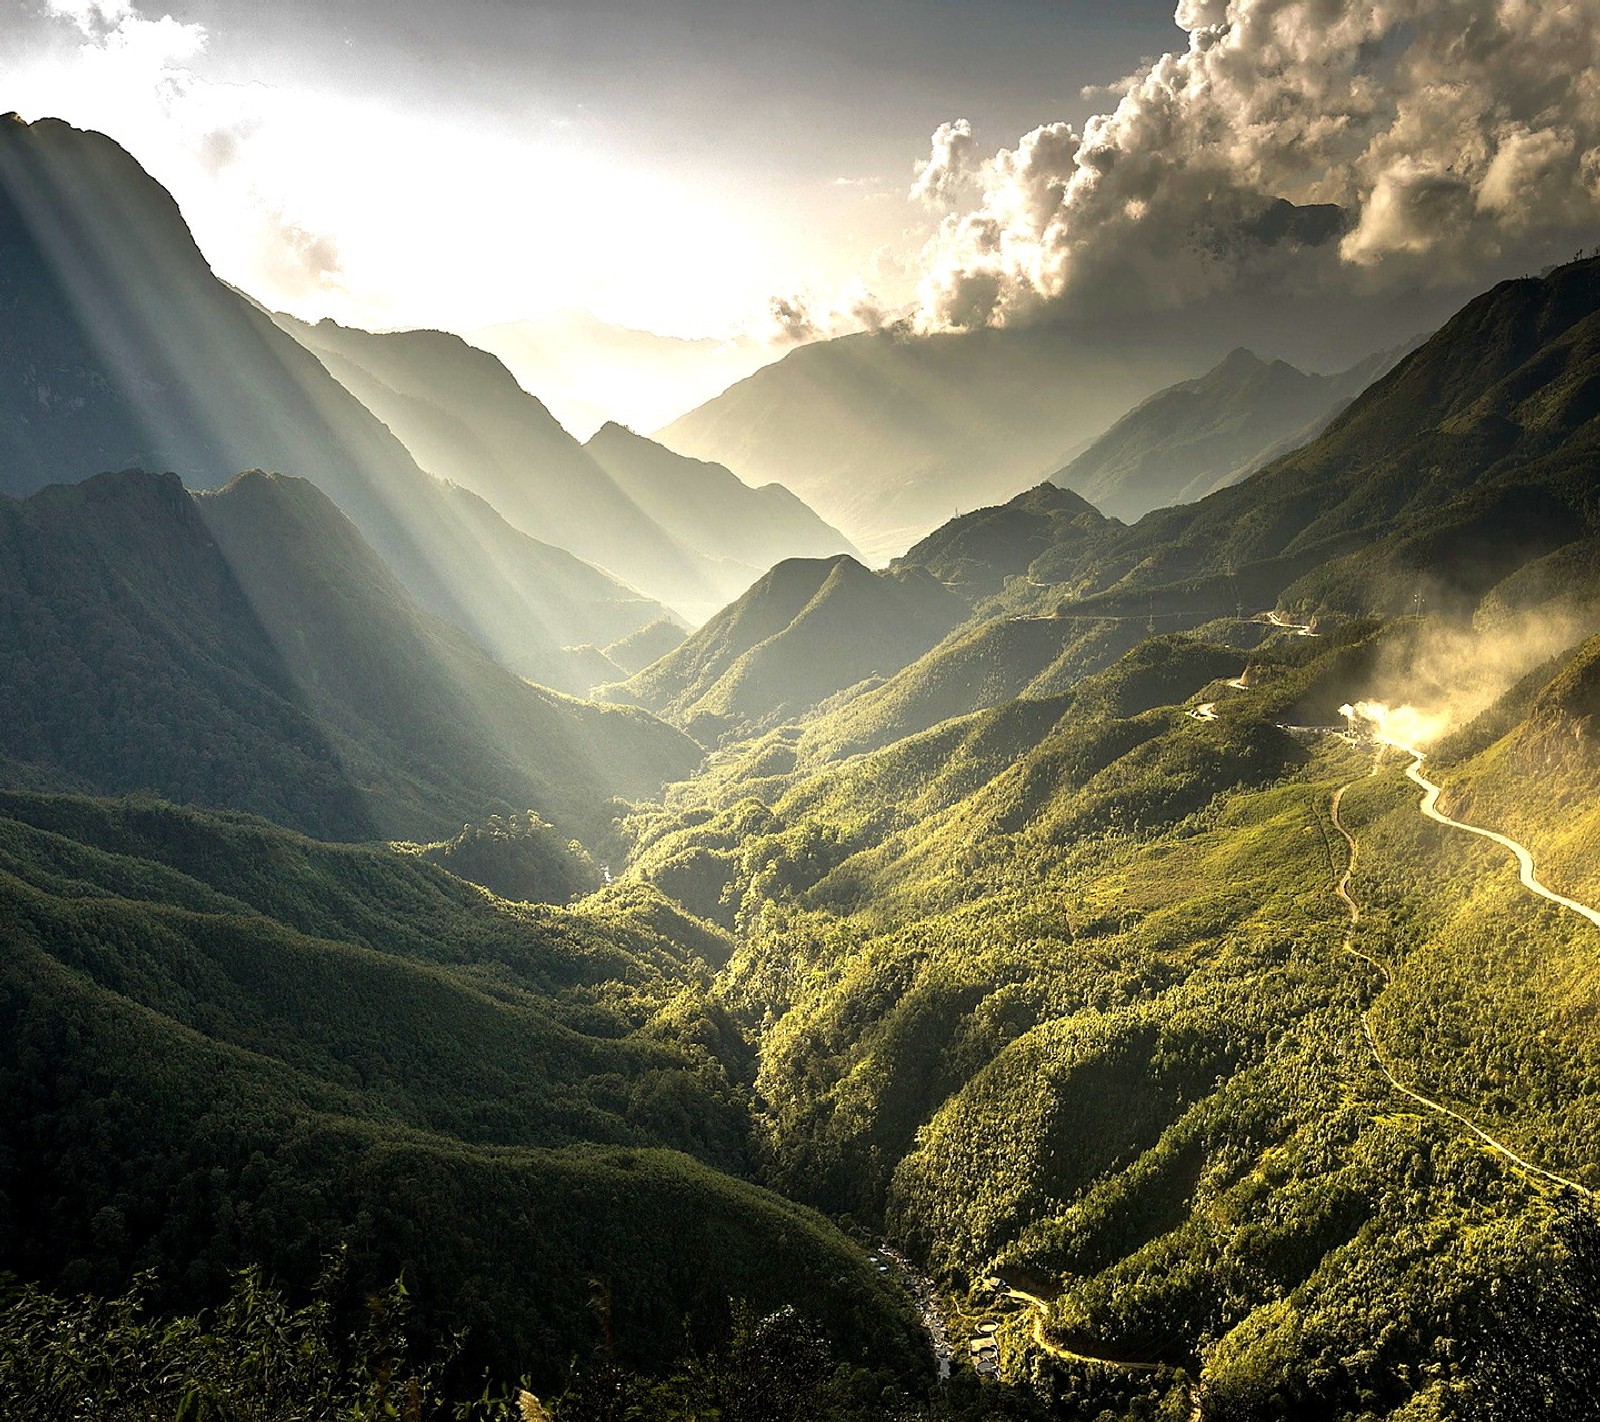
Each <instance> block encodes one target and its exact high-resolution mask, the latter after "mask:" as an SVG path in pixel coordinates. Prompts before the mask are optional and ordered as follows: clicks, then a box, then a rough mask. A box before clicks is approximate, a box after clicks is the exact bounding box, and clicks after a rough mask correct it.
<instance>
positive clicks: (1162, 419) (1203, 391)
mask: <svg viewBox="0 0 1600 1422" xmlns="http://www.w3.org/2000/svg"><path fill="white" fill-rule="evenodd" d="M1403 354H1404V351H1399V350H1397V351H1392V352H1385V353H1384V354H1381V355H1375V356H1369V357H1368V358H1367V359H1366V360H1363V361H1361V362H1359V363H1358V364H1356V365H1354V366H1351V367H1350V369H1348V370H1344V371H1341V372H1339V373H1338V374H1337V375H1307V374H1306V373H1305V372H1304V371H1300V370H1296V369H1295V368H1294V367H1293V366H1292V365H1290V364H1289V363H1288V362H1287V361H1281V360H1274V361H1266V360H1262V359H1261V357H1260V356H1258V355H1256V354H1255V353H1254V352H1252V351H1248V350H1246V349H1245V348H1244V347H1243V346H1240V347H1238V348H1237V349H1235V350H1234V351H1232V352H1231V353H1230V354H1229V355H1228V356H1226V357H1225V358H1224V359H1223V360H1222V361H1221V363H1220V364H1218V365H1216V366H1215V367H1213V368H1212V369H1211V370H1209V371H1207V372H1206V373H1205V374H1204V375H1202V376H1200V377H1199V378H1198V379H1195V380H1182V381H1179V382H1178V383H1177V384H1176V385H1171V386H1168V387H1167V388H1166V389H1165V390H1160V391H1157V392H1156V394H1154V395H1152V396H1150V398H1149V399H1148V400H1144V401H1141V402H1140V403H1139V404H1138V405H1136V406H1134V408H1133V409H1132V410H1130V411H1129V412H1128V413H1127V414H1126V415H1124V416H1123V417H1122V418H1121V419H1120V420H1118V421H1117V422H1116V424H1114V425H1112V427H1111V428H1110V429H1109V430H1107V431H1106V432H1105V434H1103V435H1101V436H1100V437H1099V438H1098V439H1097V440H1095V441H1094V443H1092V444H1091V445H1090V446H1089V447H1088V448H1087V449H1085V450H1084V451H1083V452H1082V453H1081V454H1079V455H1077V457H1076V458H1074V459H1072V460H1071V461H1069V462H1068V463H1067V464H1065V465H1064V466H1063V467H1062V468H1061V469H1059V470H1057V471H1056V472H1055V473H1054V474H1052V475H1051V476H1050V479H1051V481H1052V482H1053V483H1057V484H1060V485H1062V486H1063V487H1065V488H1068V489H1073V490H1075V491H1076V492H1077V493H1080V494H1082V495H1083V496H1084V498H1086V499H1088V500H1089V502H1090V503H1092V504H1093V505H1094V506H1095V507H1096V508H1097V509H1099V510H1100V511H1101V512H1102V513H1104V514H1108V515H1109V516H1111V517H1113V518H1120V519H1122V520H1123V521H1124V522H1126V523H1132V522H1134V521H1135V520H1137V519H1138V518H1140V517H1142V516H1143V515H1144V514H1147V513H1149V512H1150V510H1151V509H1158V508H1166V507H1168V506H1170V505H1172V504H1187V503H1193V502H1194V501H1195V500H1196V499H1199V498H1203V497H1205V495H1207V494H1209V493H1212V492H1214V491H1215V490H1217V489H1223V488H1226V487H1228V485H1230V484H1237V483H1238V482H1239V481H1240V480H1241V479H1243V478H1244V477H1245V476H1246V475H1248V474H1252V473H1254V472H1255V470H1257V469H1259V468H1261V467H1262V466H1263V465H1264V464H1268V463H1270V462H1271V460H1272V459H1273V457H1274V456H1276V455H1279V454H1286V453H1288V452H1289V451H1290V450H1293V449H1298V448H1299V447H1300V446H1301V445H1303V444H1307V443H1309V442H1310V441H1311V440H1312V439H1314V438H1315V437H1316V436H1317V435H1318V434H1320V433H1321V432H1322V429H1323V427H1324V426H1325V425H1326V424H1327V423H1328V421H1329V420H1331V419H1332V418H1333V417H1334V416H1335V415H1337V414H1338V413H1339V411H1340V410H1342V409H1343V408H1344V407H1345V406H1346V405H1348V404H1349V403H1350V401H1352V400H1353V399H1355V397H1356V396H1357V395H1359V394H1360V393H1361V392H1362V391H1363V390H1365V389H1366V388H1367V386H1368V385H1370V384H1371V383H1372V382H1373V381H1374V380H1376V379H1377V378H1378V377H1379V376H1380V375H1382V374H1383V373H1384V372H1385V371H1386V370H1388V369H1389V368H1390V367H1391V366H1392V365H1393V364H1394V363H1395V361H1397V360H1398V359H1399V358H1400V356H1401V355H1403Z"/></svg>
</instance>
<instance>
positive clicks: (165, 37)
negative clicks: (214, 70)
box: [45, 0, 207, 73]
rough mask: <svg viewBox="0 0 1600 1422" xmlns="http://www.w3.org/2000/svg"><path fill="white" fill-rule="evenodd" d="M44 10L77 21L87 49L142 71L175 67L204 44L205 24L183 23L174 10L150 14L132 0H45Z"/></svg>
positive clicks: (189, 57)
mask: <svg viewBox="0 0 1600 1422" xmlns="http://www.w3.org/2000/svg"><path fill="white" fill-rule="evenodd" d="M45 12H46V13H47V14H49V15H52V16H54V17H56V18H57V19H61V20H67V21H70V22H71V23H72V24H73V25H75V26H76V27H77V29H78V32H79V33H80V34H81V35H82V36H83V38H84V40H85V45H84V48H85V49H86V50H91V51H98V52H100V53H102V54H105V55H109V56H113V57H114V58H116V59H117V61H118V62H119V64H121V65H125V66H126V67H128V68H132V69H135V70H138V71H143V72H152V71H153V72H157V73H160V72H161V71H165V70H169V69H172V68H173V67H175V66H177V65H180V64H182V63H184V62H185V61H187V60H190V59H193V58H194V57H195V56H196V55H198V54H199V53H200V52H201V51H202V50H204V49H205V47H206V39H207V35H206V28H205V26H204V25H197V24H183V23H181V22H180V21H178V20H175V19H173V17H172V16H171V15H163V16H161V17H160V18H159V19H154V20H152V19H147V18H145V16H144V15H142V14H141V13H140V12H139V10H138V8H137V7H136V6H134V5H133V4H132V3H131V0H46V5H45Z"/></svg>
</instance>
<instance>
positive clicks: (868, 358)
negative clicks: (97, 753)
mask: <svg viewBox="0 0 1600 1422" xmlns="http://www.w3.org/2000/svg"><path fill="white" fill-rule="evenodd" d="M1201 359H1204V357H1203V356H1202V357H1197V355H1196V354H1195V353H1194V351H1193V348H1192V345H1191V346H1190V347H1187V348H1186V347H1184V346H1182V345H1180V344H1178V343H1161V342H1146V341H1144V340H1141V339H1135V338H1128V339H1126V340H1120V341H1119V340H1117V339H1112V338H1107V339H1102V340H1090V339H1089V338H1088V337H1087V336H1086V335H1085V334H1084V333H1083V332H1077V331H1069V330H1063V329H1057V328H1054V327H1034V328H1027V329H1007V330H983V331H969V332H962V333H959V334H954V335H936V336H912V335H908V334H906V333H904V332H902V331H899V330H897V329H896V330H884V331H879V332H870V333H863V334H859V335H853V336H844V337H840V338H839V339H836V340H830V341H822V342H818V343H816V344H814V345H809V346H801V347H800V348H798V349H797V350H794V351H791V352H790V353H789V354H788V355H787V356H785V357H784V358H783V359H782V360H781V361H778V362H777V363H776V364H774V365H770V366H767V367H765V368H763V369H762V370H759V371H757V372H756V373H755V374H754V375H752V376H750V377H748V378H747V379H745V380H742V381H740V382H739V383H738V384H737V385H735V386H733V387H732V388H731V389H729V390H727V391H726V392H724V393H723V394H721V395H719V396H718V397H717V398H716V399H714V400H711V401H708V402H707V403H706V404H704V405H702V406H700V407H699V408H698V409H695V410H692V411H690V412H689V413H688V414H686V415H684V416H682V417H681V418H679V419H677V420H674V421H673V422H672V423H671V424H670V425H668V426H666V427H665V428H664V429H662V430H660V431H659V432H658V433H657V435H656V438H657V439H659V440H660V441H661V443H663V444H665V445H667V446H669V447H670V448H672V449H675V450H678V451H680V452H681V453H684V454H689V455H693V456H695V457H696V458H699V459H710V460H715V461H717V462H719V463H722V464H726V465H727V466H728V467H729V468H731V469H737V470H739V471H740V473H741V474H742V475H744V476H745V477H746V478H749V479H754V480H777V481H778V482H780V483H782V484H784V485H786V486H787V487H788V488H790V489H793V490H794V491H795V493H797V494H798V495H799V496H800V497H801V498H802V499H804V500H805V501H806V502H807V503H808V504H809V505H810V506H811V507H812V508H814V509H816V510H817V512H818V513H820V514H821V515H822V517H823V518H825V519H827V520H828V521H829V522H830V523H832V524H835V525H837V526H838V527H839V528H841V529H842V530H843V531H844V532H845V533H846V534H848V535H849V537H850V538H851V540H852V541H853V542H854V543H855V544H856V545H857V546H858V547H860V548H863V549H865V550H866V552H867V553H868V554H870V555H872V556H873V557H875V558H876V557H880V556H881V557H888V556H893V555H895V554H898V553H901V552H903V551H904V550H905V549H906V548H907V547H909V546H910V545H911V544H912V543H914V542H916V540H917V539H918V538H920V537H922V536H923V535H924V534H925V533H927V532H928V531H929V530H930V529H932V528H934V527H936V526H937V525H938V524H940V523H942V522H943V521H944V520H945V519H947V518H949V517H950V515H951V513H952V512H959V511H960V510H961V509H963V508H965V509H970V508H974V507H977V506H980V505H985V504H990V503H993V502H995V501H996V500H998V499H1006V498H1009V497H1010V496H1011V495H1012V494H1014V493H1016V492H1017V491H1018V490H1020V489H1024V488H1027V487H1029V486H1030V485H1033V484H1036V483H1038V481H1039V479H1040V478H1041V477H1043V475H1044V474H1045V473H1046V472H1047V471H1049V470H1051V469H1054V468H1057V467H1059V464H1060V459H1059V455H1060V452H1061V450H1062V449H1064V448H1066V447H1068V446H1069V445H1072V444H1074V443H1075V442H1077V441H1079V440H1082V439H1084V438H1087V437H1090V436H1093V435H1096V434H1098V433H1100V431H1102V430H1103V429H1105V428H1106V426H1108V425H1109V424H1111V422H1112V421H1113V420H1115V419H1117V418H1118V417H1119V416H1120V415H1122V414H1124V413H1125V412H1126V411H1127V409H1128V407H1129V406H1130V405H1132V404H1133V403H1134V402H1135V401H1137V400H1140V399H1142V398H1144V397H1145V396H1146V395H1148V394H1150V393H1151V391H1153V390H1156V389H1159V388H1160V387H1162V386H1164V385H1168V384H1170V383H1171V382H1172V381H1174V380H1176V379H1180V378H1182V377H1185V376H1188V375H1192V374H1193V372H1194V370H1195V369H1196V368H1197V365H1198V363H1199V360H1201ZM1210 359H1211V360H1214V359H1215V356H1214V355H1213V356H1211V357H1210ZM1207 363H1209V361H1208V362H1207Z"/></svg>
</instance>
